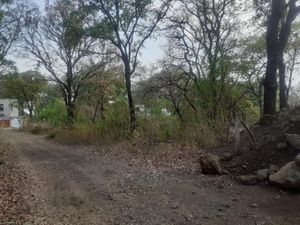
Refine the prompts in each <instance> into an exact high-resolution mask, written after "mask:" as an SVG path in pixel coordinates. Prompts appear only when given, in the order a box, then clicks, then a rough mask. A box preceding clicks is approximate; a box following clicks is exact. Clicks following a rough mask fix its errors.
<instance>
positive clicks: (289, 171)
mask: <svg viewBox="0 0 300 225" xmlns="http://www.w3.org/2000/svg"><path fill="white" fill-rule="evenodd" d="M269 179H270V181H272V182H274V183H276V184H279V185H281V186H282V187H285V188H289V189H295V190H299V191H300V154H298V155H297V157H296V158H295V161H293V162H290V163H288V164H286V165H285V166H284V167H282V168H281V169H280V170H279V171H278V172H276V173H274V174H272V175H271V176H270V177H269Z"/></svg>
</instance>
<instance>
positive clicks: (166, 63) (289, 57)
mask: <svg viewBox="0 0 300 225" xmlns="http://www.w3.org/2000/svg"><path fill="white" fill-rule="evenodd" d="M299 12H300V6H299V5H298V1H296V0H290V1H285V0H280V1H276V0H273V1H271V0H270V1H266V0H263V1H260V0H255V1H253V2H246V1H234V0H212V1H207V0H173V1H172V0H161V1H158V2H153V1H149V0H145V1H144V0H143V1H106V0H103V1H102V0H89V1H81V0H76V1H69V0H56V1H54V2H51V4H49V1H48V3H47V1H46V7H45V9H44V10H42V11H40V10H39V8H38V7H37V6H36V5H34V4H33V3H31V2H30V1H19V0H15V1H6V0H2V1H1V15H2V16H1V21H0V29H1V44H0V50H1V96H2V98H11V99H16V100H17V102H16V104H17V105H18V107H19V109H20V111H21V112H22V115H28V116H29V117H30V118H31V119H32V120H33V121H35V122H38V121H41V122H43V123H47V124H48V125H49V126H55V127H62V129H64V127H66V126H67V127H69V128H71V129H73V128H74V129H75V128H76V127H81V128H80V129H86V130H89V132H92V133H94V134H96V133H97V134H99V135H100V136H99V138H100V137H101V136H106V134H115V135H114V136H118V137H121V136H127V135H130V134H133V133H136V134H138V135H141V136H143V135H145V136H147V135H149V134H150V135H151V136H158V137H160V138H161V139H163V140H167V139H172V138H174V139H177V138H178V137H181V138H182V139H186V140H188V141H189V142H191V143H196V142H197V144H200V145H201V144H203V142H204V140H207V137H206V136H209V137H210V139H211V140H210V141H208V142H210V144H212V143H214V144H216V145H218V144H222V143H224V142H227V141H228V140H229V136H230V135H231V134H230V132H231V128H232V127H233V124H234V122H235V121H236V120H237V119H238V120H242V121H243V122H244V124H248V125H251V124H253V123H255V122H257V121H258V120H259V119H260V117H261V116H262V115H264V114H275V113H276V112H277V111H278V110H282V109H284V108H287V107H294V106H296V105H297V104H298V94H299V93H298V91H297V82H298V81H297V79H298V78H297V76H296V73H297V72H298V64H299V63H298V59H299V54H298V53H299V43H300V42H299V22H298V19H297V15H298V14H299ZM153 38H156V39H157V41H162V42H163V40H165V43H166V44H165V46H163V49H164V57H163V58H162V59H160V60H159V61H157V63H155V64H154V65H143V64H141V61H140V55H141V54H142V53H143V51H152V50H151V49H146V50H145V47H147V42H148V41H149V40H150V39H153ZM9 50H11V51H16V52H19V56H26V58H28V59H32V62H36V63H35V65H36V67H32V68H28V71H27V72H18V69H17V68H16V67H15V66H14V65H15V64H14V62H13V61H11V60H7V59H6V55H7V54H8V53H9ZM187 130H188V132H187ZM190 131H191V132H190ZM187 133H189V134H187ZM96 136H97V135H96ZM108 136H109V135H108ZM188 136H189V137H188ZM206 144H207V143H206ZM204 145H205V144H204Z"/></svg>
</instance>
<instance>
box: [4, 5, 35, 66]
mask: <svg viewBox="0 0 300 225" xmlns="http://www.w3.org/2000/svg"><path fill="white" fill-rule="evenodd" d="M33 10H34V8H33V7H31V6H30V4H29V2H28V1H24V0H23V1H21V0H0V67H3V66H5V65H7V64H9V63H10V62H9V61H7V60H6V59H5V56H6V55H7V53H8V51H9V50H10V49H11V47H12V46H13V44H14V43H15V42H16V41H17V40H18V39H19V36H20V33H21V31H22V29H23V28H24V27H25V26H26V25H27V23H28V20H29V18H30V14H31V12H32V11H33Z"/></svg>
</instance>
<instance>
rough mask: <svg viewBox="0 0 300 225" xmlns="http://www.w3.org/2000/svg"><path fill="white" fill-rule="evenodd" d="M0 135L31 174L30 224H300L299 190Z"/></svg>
mask: <svg viewBox="0 0 300 225" xmlns="http://www.w3.org/2000/svg"><path fill="white" fill-rule="evenodd" d="M0 138H1V139H4V140H6V141H7V142H8V143H9V144H10V145H11V147H12V149H13V150H14V151H15V154H16V156H17V160H18V165H19V166H20V167H21V168H22V169H23V170H24V172H25V173H26V174H27V176H28V177H29V178H30V184H29V185H28V186H27V187H24V195H31V196H34V199H35V200H34V201H33V200H29V199H31V198H27V199H28V201H29V202H28V203H29V205H30V207H31V209H32V213H33V214H34V217H35V219H34V221H33V222H32V224H36V225H43V224H49V225H62V224H66V225H77V224H78V225H79V224H81V225H96V224H99V225H106V224H115V225H117V224H120V225H123V224H131V225H142V224H143V225H164V224H165V225H171V224H174V225H184V224H191V225H194V224H195V225H200V224H201V225H208V224H211V225H221V224H222V225H226V224H228V225H232V224H238V225H244V224H245V225H246V224H247V225H248V224H249V225H263V224H264V225H271V224H274V225H297V224H300V196H299V195H297V194H289V193H285V192H280V191H279V190H274V189H271V190H270V189H266V188H262V187H257V186H252V187H249V186H241V185H239V184H238V183H236V182H235V181H233V180H231V179H230V178H229V177H226V176H223V177H208V176H199V175H198V176H197V175H192V174H187V173H183V172H178V171H173V172H156V173H153V172H150V171H146V170H145V169H141V168H135V167H133V166H129V165H130V164H128V163H127V162H125V161H120V160H115V159H111V158H109V157H106V156H99V155H98V154H95V152H94V151H93V150H92V148H89V147H79V146H78V147H69V146H62V145H58V144H55V143H53V142H52V141H49V140H47V139H46V138H44V137H41V136H33V135H31V134H26V133H21V132H13V131H1V132H0ZM278 195H280V197H279V196H278ZM278 198H279V199H278ZM28 224H31V223H28ZM26 225H27V224H26Z"/></svg>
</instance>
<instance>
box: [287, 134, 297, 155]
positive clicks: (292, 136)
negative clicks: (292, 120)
mask: <svg viewBox="0 0 300 225" xmlns="http://www.w3.org/2000/svg"><path fill="white" fill-rule="evenodd" d="M286 140H287V142H288V143H289V144H290V145H291V146H292V147H293V148H295V149H297V150H299V151H300V135H298V134H286Z"/></svg>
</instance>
